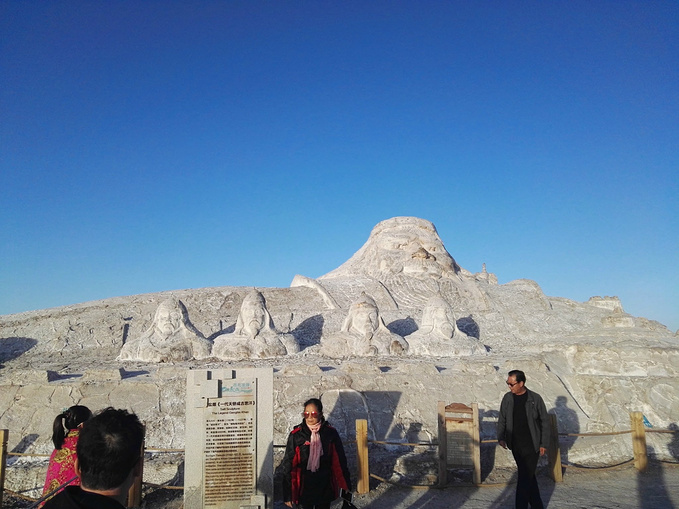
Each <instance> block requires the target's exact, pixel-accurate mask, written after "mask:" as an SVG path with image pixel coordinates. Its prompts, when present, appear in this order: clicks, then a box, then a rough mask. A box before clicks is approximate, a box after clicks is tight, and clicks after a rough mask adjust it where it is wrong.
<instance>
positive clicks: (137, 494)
mask: <svg viewBox="0 0 679 509" xmlns="http://www.w3.org/2000/svg"><path fill="white" fill-rule="evenodd" d="M145 450H146V444H145V443H144V442H142V443H141V457H140V458H139V474H138V475H137V476H135V478H134V482H133V483H132V486H130V490H129V491H128V492H127V507H139V506H140V505H141V483H142V480H143V479H144V451H145Z"/></svg>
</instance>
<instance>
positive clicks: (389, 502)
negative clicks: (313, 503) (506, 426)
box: [277, 463, 679, 509]
mask: <svg viewBox="0 0 679 509" xmlns="http://www.w3.org/2000/svg"><path fill="white" fill-rule="evenodd" d="M539 485H540V492H541V493H542V499H543V502H544V503H545V507H548V508H553V509H679V466H676V465H667V464H660V463H653V464H651V465H650V467H649V469H648V471H647V472H645V473H643V474H639V473H637V471H636V470H635V469H634V467H633V466H625V467H621V468H619V469H612V470H575V469H572V470H569V471H567V472H566V473H565V475H564V480H563V482H561V483H554V482H553V481H552V480H551V479H549V478H547V477H542V476H540V477H539ZM515 486H516V485H515V484H507V485H505V486H489V487H482V488H469V487H458V488H447V489H445V490H439V489H430V490H415V489H403V488H400V487H394V486H390V485H387V484H380V485H379V486H377V487H376V489H375V490H373V491H371V493H369V494H368V495H365V496H360V497H357V500H356V506H357V507H359V508H363V509H387V508H404V509H405V508H409V509H419V508H423V509H424V508H426V509H452V508H461V509H513V508H514V490H515ZM281 507H283V506H281ZM338 507H339V506H338ZM277 509H278V507H277Z"/></svg>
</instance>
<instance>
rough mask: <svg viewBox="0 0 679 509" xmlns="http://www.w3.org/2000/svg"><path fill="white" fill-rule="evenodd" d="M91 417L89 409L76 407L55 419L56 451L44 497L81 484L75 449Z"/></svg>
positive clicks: (54, 439) (49, 466)
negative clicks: (81, 430) (81, 431)
mask: <svg viewBox="0 0 679 509" xmlns="http://www.w3.org/2000/svg"><path fill="white" fill-rule="evenodd" d="M90 417H92V412H91V411H90V409H89V408H87V407H86V406H82V405H74V406H72V407H70V408H68V409H67V410H64V411H63V412H62V413H60V414H59V415H57V416H56V417H55V418H54V423H52V442H54V451H52V455H51V456H50V461H49V465H48V466H47V476H46V477H45V487H44V488H43V490H42V494H43V497H44V496H46V495H48V494H50V493H52V492H54V491H55V490H57V489H58V488H63V487H65V486H70V485H76V486H77V485H78V484H80V478H79V477H78V476H77V475H76V472H75V458H76V452H75V447H76V444H77V443H78V437H79V436H80V428H81V427H82V425H83V424H84V423H85V421H87V420H88V419H89V418H90Z"/></svg>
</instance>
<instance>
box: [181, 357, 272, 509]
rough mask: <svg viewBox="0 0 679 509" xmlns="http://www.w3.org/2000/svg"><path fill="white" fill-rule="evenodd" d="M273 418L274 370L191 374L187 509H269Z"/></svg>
mask: <svg viewBox="0 0 679 509" xmlns="http://www.w3.org/2000/svg"><path fill="white" fill-rule="evenodd" d="M272 415H273V372H272V370H270V369H253V368H249V369H242V370H210V371H208V370H196V371H190V372H189V374H188V376H187V394H186V468H185V476H184V506H185V507H186V508H187V509H198V508H201V509H202V508H205V509H242V508H246V507H247V508H260V509H266V508H272V507H273V420H272Z"/></svg>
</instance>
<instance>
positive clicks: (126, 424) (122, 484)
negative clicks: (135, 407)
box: [44, 407, 144, 509]
mask: <svg viewBox="0 0 679 509" xmlns="http://www.w3.org/2000/svg"><path fill="white" fill-rule="evenodd" d="M143 443H144V426H143V425H142V423H141V422H140V421H139V418H138V417H137V416H136V415H135V414H132V413H129V412H128V411H127V410H117V409H115V408H111V407H109V408H106V409H105V410H102V411H101V412H99V413H98V414H97V415H95V416H94V417H92V418H91V419H90V420H89V421H87V423H86V424H85V425H84V426H83V428H82V431H81V432H80V439H79V440H78V444H77V446H76V452H77V459H76V467H75V468H76V471H77V472H78V475H79V476H80V481H81V483H80V486H68V487H67V488H66V489H64V490H63V491H62V492H60V493H59V494H58V495H56V496H54V497H53V498H51V499H50V500H49V501H48V502H47V503H46V504H45V506H44V509H121V508H124V507H125V505H124V504H125V502H126V501H127V494H128V492H129V490H130V487H131V486H132V484H133V482H134V478H135V476H137V475H139V474H140V472H141V465H142V462H141V460H142V458H141V452H142V445H143Z"/></svg>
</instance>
